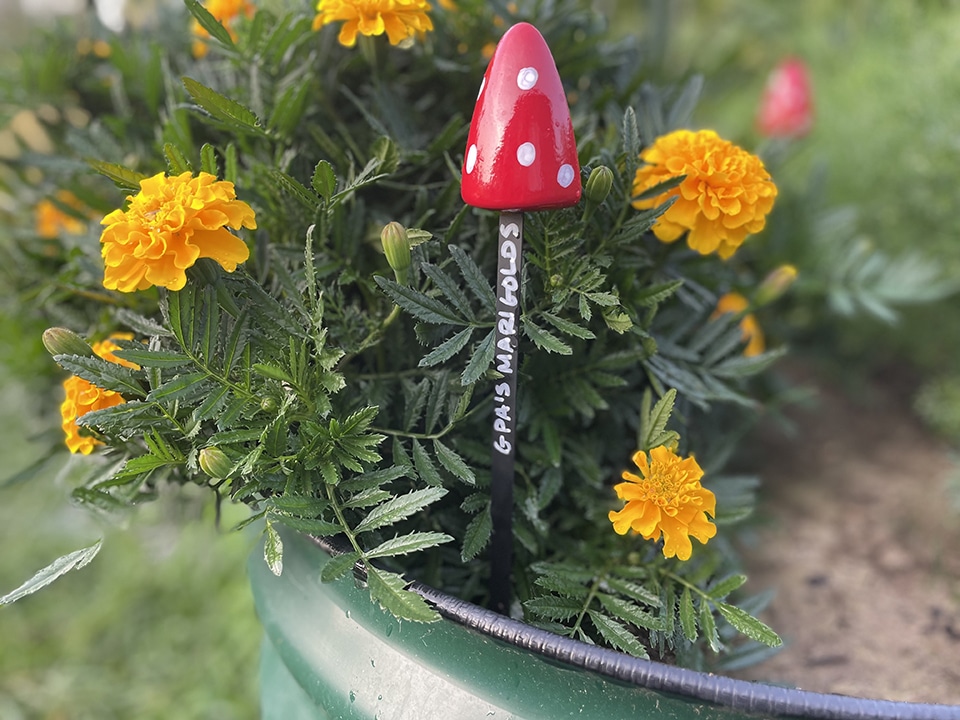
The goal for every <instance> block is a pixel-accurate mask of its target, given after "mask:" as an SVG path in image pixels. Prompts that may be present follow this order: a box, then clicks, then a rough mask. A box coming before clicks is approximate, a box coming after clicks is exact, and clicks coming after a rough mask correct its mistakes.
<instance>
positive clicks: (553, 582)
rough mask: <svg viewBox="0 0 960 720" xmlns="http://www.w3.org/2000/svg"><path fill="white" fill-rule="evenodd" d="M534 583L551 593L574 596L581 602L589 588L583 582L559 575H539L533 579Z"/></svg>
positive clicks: (588, 592)
mask: <svg viewBox="0 0 960 720" xmlns="http://www.w3.org/2000/svg"><path fill="white" fill-rule="evenodd" d="M534 584H535V585H537V587H542V588H543V589H544V590H549V591H550V592H551V593H556V594H557V595H563V596H565V597H569V598H575V599H576V600H579V601H580V602H581V603H582V602H583V601H584V600H585V599H586V598H587V595H589V594H590V589H589V588H588V587H587V586H586V585H584V584H583V583H579V582H575V581H573V580H570V579H569V578H566V577H563V576H561V575H553V574H548V575H540V576H538V577H537V579H536V580H534Z"/></svg>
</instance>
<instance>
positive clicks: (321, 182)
mask: <svg viewBox="0 0 960 720" xmlns="http://www.w3.org/2000/svg"><path fill="white" fill-rule="evenodd" d="M311 184H312V185H313V189H314V190H315V191H316V193H317V195H319V196H320V197H322V198H323V199H324V200H327V201H329V200H330V198H331V197H332V196H333V193H334V192H335V191H336V189H337V178H336V176H335V175H334V173H333V165H331V164H330V163H328V162H327V161H326V160H321V161H320V162H318V163H317V166H316V167H315V168H314V170H313V180H312V181H311Z"/></svg>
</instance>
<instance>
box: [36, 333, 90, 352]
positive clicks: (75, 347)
mask: <svg viewBox="0 0 960 720" xmlns="http://www.w3.org/2000/svg"><path fill="white" fill-rule="evenodd" d="M43 346H44V347H45V348H46V349H47V352H48V353H50V354H51V355H53V356H54V357H56V356H57V355H80V356H82V357H93V348H92V347H90V345H88V344H87V341H86V340H84V339H83V338H82V337H80V336H79V335H77V334H76V333H75V332H73V331H72V330H67V329H66V328H62V327H52V328H48V329H46V330H44V331H43Z"/></svg>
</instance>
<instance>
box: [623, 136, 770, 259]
mask: <svg viewBox="0 0 960 720" xmlns="http://www.w3.org/2000/svg"><path fill="white" fill-rule="evenodd" d="M640 159H641V160H643V161H644V162H646V163H647V164H646V165H644V166H643V167H641V168H639V169H638V170H637V175H636V178H635V180H634V184H633V192H634V194H635V195H639V194H641V193H644V192H646V191H647V190H649V189H650V188H652V187H654V186H656V185H659V184H660V183H663V182H666V181H668V180H671V179H673V178H676V177H680V176H686V177H685V178H684V180H683V181H682V182H681V183H680V185H679V186H677V187H675V188H673V189H671V190H668V191H667V192H665V193H661V194H660V195H657V196H656V197H654V198H650V199H647V200H637V201H636V202H634V203H633V206H634V207H635V208H637V209H639V210H646V209H648V208H652V207H656V206H657V205H660V204H661V203H663V202H665V201H667V200H669V199H670V198H673V197H675V198H677V200H676V202H674V203H673V205H671V206H670V208H669V209H668V210H667V211H666V212H665V213H664V214H663V215H661V216H660V218H659V219H658V220H657V223H656V224H655V225H654V226H653V232H654V234H655V235H656V236H657V237H658V238H659V239H660V240H661V241H663V242H667V243H670V242H674V241H675V240H677V239H678V238H679V237H680V236H681V235H682V234H683V233H684V232H686V231H689V235H687V244H688V245H689V246H690V247H691V248H692V249H694V250H696V251H697V252H699V253H701V254H703V255H707V254H709V253H712V252H716V253H717V254H718V255H720V257H722V258H724V259H726V258H728V257H730V256H731V255H733V253H734V252H735V251H736V250H737V248H738V247H740V245H741V244H742V243H743V241H744V239H745V238H746V237H747V235H751V234H753V233H757V232H760V231H761V230H763V227H764V225H765V224H766V219H767V214H768V213H769V212H770V210H771V209H772V208H773V200H774V198H775V197H776V196H777V187H776V185H774V184H773V182H772V181H771V180H770V174H769V173H768V172H767V170H766V168H765V167H764V166H763V161H762V160H760V158H758V157H757V156H756V155H752V154H750V153H748V152H747V151H746V150H743V149H741V148H739V147H737V146H736V145H734V144H733V143H731V142H727V141H726V140H722V139H721V138H720V137H719V136H718V135H717V134H716V133H715V132H713V131H712V130H700V131H698V132H691V131H690V130H677V131H675V132H672V133H670V134H669V135H664V136H663V137H661V138H659V139H657V141H656V142H655V143H654V144H653V145H651V146H650V147H648V148H646V149H645V150H644V151H643V152H642V153H640Z"/></svg>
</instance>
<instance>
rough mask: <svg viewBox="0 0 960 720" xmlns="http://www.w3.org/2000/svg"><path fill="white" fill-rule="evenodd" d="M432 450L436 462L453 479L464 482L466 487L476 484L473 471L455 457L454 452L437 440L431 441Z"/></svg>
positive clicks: (461, 459) (460, 459) (458, 457)
mask: <svg viewBox="0 0 960 720" xmlns="http://www.w3.org/2000/svg"><path fill="white" fill-rule="evenodd" d="M433 449H434V451H435V452H436V453H437V460H439V461H440V464H441V465H443V466H444V467H445V468H446V469H447V470H448V471H450V473H452V474H453V475H454V477H456V478H457V479H458V480H461V481H462V482H465V483H466V484H467V485H476V484H477V476H476V475H474V473H473V470H471V469H470V467H469V466H468V465H467V464H466V463H465V462H464V461H463V458H462V457H460V456H459V455H457V453H456V452H454V451H453V450H451V449H450V448H448V447H447V446H446V445H444V444H443V443H442V442H440V441H439V440H434V441H433Z"/></svg>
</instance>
